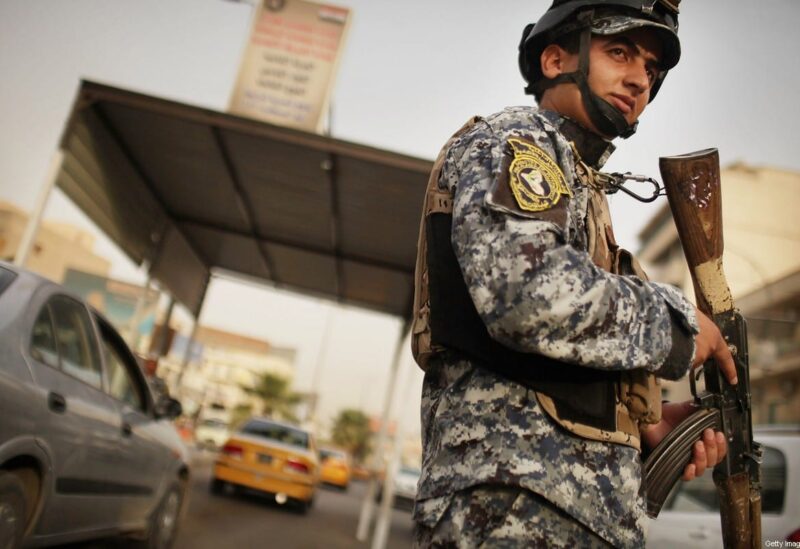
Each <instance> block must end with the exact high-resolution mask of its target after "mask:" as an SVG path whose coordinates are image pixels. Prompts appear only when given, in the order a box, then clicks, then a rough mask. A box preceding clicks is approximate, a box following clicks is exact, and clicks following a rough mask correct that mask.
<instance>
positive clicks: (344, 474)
mask: <svg viewBox="0 0 800 549" xmlns="http://www.w3.org/2000/svg"><path fill="white" fill-rule="evenodd" d="M319 458H320V473H319V479H320V481H322V482H324V483H325V484H330V485H332V486H337V487H339V488H341V489H342V490H347V487H348V486H349V485H350V475H351V473H352V471H351V467H350V454H348V453H347V452H346V451H344V450H340V449H339V448H320V450H319Z"/></svg>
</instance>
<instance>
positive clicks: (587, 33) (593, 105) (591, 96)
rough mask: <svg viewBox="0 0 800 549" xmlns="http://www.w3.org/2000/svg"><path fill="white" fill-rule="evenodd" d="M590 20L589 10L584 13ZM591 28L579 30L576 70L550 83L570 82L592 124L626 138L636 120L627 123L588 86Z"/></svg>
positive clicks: (632, 130) (616, 110)
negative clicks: (578, 91) (576, 87)
mask: <svg viewBox="0 0 800 549" xmlns="http://www.w3.org/2000/svg"><path fill="white" fill-rule="evenodd" d="M585 16H586V17H587V18H588V20H591V12H589V13H587V14H585ZM591 40H592V30H591V27H590V26H589V24H588V23H587V26H586V27H584V30H583V31H582V32H581V42H580V53H579V55H580V58H579V62H578V70H576V71H573V72H568V73H563V74H560V75H558V76H556V77H555V78H553V79H552V84H551V85H553V84H558V83H561V82H572V83H574V84H575V85H576V86H578V90H580V92H581V101H582V102H583V107H584V108H585V109H586V114H588V115H589V120H591V121H592V124H594V126H595V127H596V128H597V129H598V130H599V131H600V133H602V134H603V135H605V136H609V137H622V138H623V139H627V138H628V137H630V136H632V135H633V134H634V133H636V126H637V125H638V122H634V123H633V124H628V121H627V120H625V117H624V116H623V115H622V113H621V112H619V110H618V109H617V108H615V107H614V106H613V105H612V104H611V103H609V102H608V101H606V100H604V99H602V98H601V97H599V96H598V95H596V94H595V93H594V92H592V90H591V89H590V88H589V80H588V78H589V49H590V47H591Z"/></svg>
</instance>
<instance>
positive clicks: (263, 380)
mask: <svg viewBox="0 0 800 549" xmlns="http://www.w3.org/2000/svg"><path fill="white" fill-rule="evenodd" d="M290 383H291V382H290V381H289V380H288V379H286V378H285V377H281V376H277V375H275V374H272V373H269V372H267V373H264V374H262V375H261V377H260V378H259V379H258V380H257V381H256V383H255V385H253V386H252V387H242V389H243V390H244V391H245V392H246V393H247V394H248V395H250V396H252V397H255V398H256V399H258V400H259V401H260V402H261V405H262V410H263V414H264V415H267V416H270V417H275V418H278V419H285V420H288V421H295V422H296V421H297V415H296V414H295V407H296V406H297V405H298V404H299V403H300V401H301V396H300V395H298V394H297V393H295V392H294V391H292V390H290V388H289V385H290Z"/></svg>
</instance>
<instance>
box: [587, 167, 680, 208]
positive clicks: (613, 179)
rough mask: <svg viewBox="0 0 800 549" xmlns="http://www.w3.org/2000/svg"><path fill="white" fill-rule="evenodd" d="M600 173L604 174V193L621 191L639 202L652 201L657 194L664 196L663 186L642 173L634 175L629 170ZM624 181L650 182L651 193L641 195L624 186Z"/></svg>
mask: <svg viewBox="0 0 800 549" xmlns="http://www.w3.org/2000/svg"><path fill="white" fill-rule="evenodd" d="M602 175H603V176H605V177H604V179H605V186H606V194H614V193H615V192H617V191H622V192H624V193H625V194H627V195H629V196H632V197H633V198H635V199H636V200H638V201H639V202H653V201H654V200H655V199H656V198H658V197H659V196H666V193H665V192H664V187H662V186H661V184H660V183H659V182H658V181H656V180H655V179H653V178H652V177H647V176H644V175H634V174H632V173H631V172H625V173H611V174H602ZM626 181H636V182H638V183H650V184H651V185H652V186H653V193H652V194H651V195H650V196H642V195H640V194H636V193H635V192H633V191H631V190H630V189H627V188H625V182H626Z"/></svg>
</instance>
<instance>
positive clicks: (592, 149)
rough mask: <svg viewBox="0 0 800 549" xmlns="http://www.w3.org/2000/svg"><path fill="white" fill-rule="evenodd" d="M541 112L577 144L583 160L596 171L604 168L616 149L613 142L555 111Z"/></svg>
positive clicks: (576, 146) (568, 138) (567, 137)
mask: <svg viewBox="0 0 800 549" xmlns="http://www.w3.org/2000/svg"><path fill="white" fill-rule="evenodd" d="M540 112H541V114H542V115H543V116H544V117H545V118H546V119H547V120H548V121H549V122H550V123H551V124H553V126H555V127H556V129H557V130H558V131H559V132H561V134H562V135H563V136H564V137H565V138H566V140H567V141H571V142H573V143H574V144H575V148H576V149H577V150H578V154H580V155H581V160H583V161H584V162H586V164H588V165H589V166H591V167H592V168H594V169H596V170H599V169H600V168H602V167H603V164H605V163H606V160H608V157H609V156H611V153H613V152H614V150H615V149H616V147H615V146H614V144H613V143H611V141H606V140H605V139H603V138H602V137H600V136H599V135H597V134H596V133H594V132H591V131H589V130H587V129H586V128H584V127H583V126H581V125H580V124H578V123H577V122H575V121H574V120H572V119H570V118H567V117H566V116H563V115H561V114H559V113H557V112H555V111H548V110H541V111H540Z"/></svg>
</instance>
